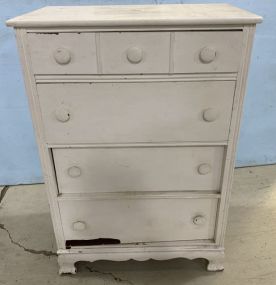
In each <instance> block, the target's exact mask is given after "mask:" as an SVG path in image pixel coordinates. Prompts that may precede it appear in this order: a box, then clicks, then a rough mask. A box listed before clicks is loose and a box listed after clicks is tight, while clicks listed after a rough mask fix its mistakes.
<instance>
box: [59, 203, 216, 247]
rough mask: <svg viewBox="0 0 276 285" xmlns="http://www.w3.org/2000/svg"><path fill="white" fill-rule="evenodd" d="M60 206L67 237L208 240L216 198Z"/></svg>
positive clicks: (149, 240) (144, 240) (151, 240)
mask: <svg viewBox="0 0 276 285" xmlns="http://www.w3.org/2000/svg"><path fill="white" fill-rule="evenodd" d="M59 207H60V213H61V220H62V226H63V231H64V235H65V239H66V240H89V239H98V238H112V239H118V240H120V242H121V243H133V242H156V241H175V240H196V239H203V240H205V239H207V240H210V239H213V238H214V230H215V222H216V212H217V199H215V198H214V199H202V198H198V199H183V198H177V199H122V198H121V199H112V200H60V202H59Z"/></svg>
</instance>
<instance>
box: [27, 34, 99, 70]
mask: <svg viewBox="0 0 276 285" xmlns="http://www.w3.org/2000/svg"><path fill="white" fill-rule="evenodd" d="M28 46H29V52H30V56H31V63H32V69H33V72H34V73H35V74H85V73H90V74H91V73H97V57H96V43H95V34H94V33H49V34H36V33H30V34H28Z"/></svg>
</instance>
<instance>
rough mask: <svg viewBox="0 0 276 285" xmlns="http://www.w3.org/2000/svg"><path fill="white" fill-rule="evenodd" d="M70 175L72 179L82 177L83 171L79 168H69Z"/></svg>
mask: <svg viewBox="0 0 276 285" xmlns="http://www.w3.org/2000/svg"><path fill="white" fill-rule="evenodd" d="M68 175H69V176H70V177H72V178H76V177H79V176H81V169H80V168H79V167H78V166H72V167H70V168H68Z"/></svg>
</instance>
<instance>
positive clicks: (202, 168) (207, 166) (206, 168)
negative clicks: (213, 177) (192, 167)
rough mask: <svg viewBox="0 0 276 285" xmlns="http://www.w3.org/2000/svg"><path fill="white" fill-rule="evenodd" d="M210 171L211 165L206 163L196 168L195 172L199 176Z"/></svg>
mask: <svg viewBox="0 0 276 285" xmlns="http://www.w3.org/2000/svg"><path fill="white" fill-rule="evenodd" d="M211 170H212V168H211V165H210V164H208V163H202V164H200V165H199V166H198V168H197V171H198V173H199V174H200V175H206V174H208V173H210V172H211Z"/></svg>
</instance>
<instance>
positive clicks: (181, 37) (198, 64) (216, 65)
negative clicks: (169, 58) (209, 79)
mask: <svg viewBox="0 0 276 285" xmlns="http://www.w3.org/2000/svg"><path fill="white" fill-rule="evenodd" d="M242 37H243V33H242V31H227V32H225V31H215V32H209V31H208V32H197V31H195V32H175V42H174V72H175V73H192V72H237V71H238V69H239V65H240V59H241V53H242V42H243V41H242Z"/></svg>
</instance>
